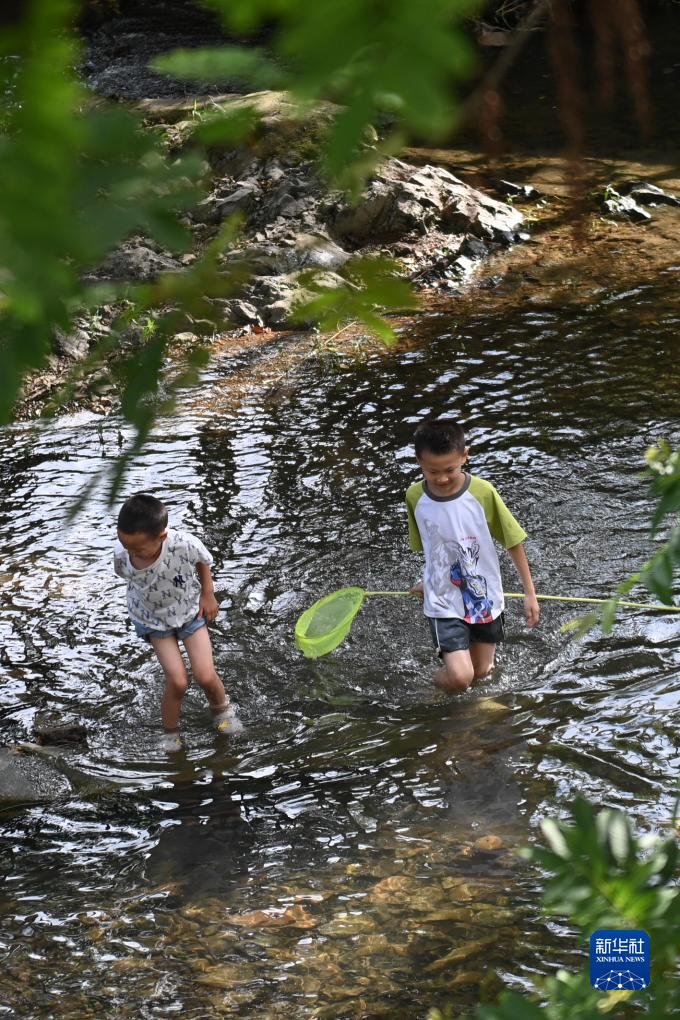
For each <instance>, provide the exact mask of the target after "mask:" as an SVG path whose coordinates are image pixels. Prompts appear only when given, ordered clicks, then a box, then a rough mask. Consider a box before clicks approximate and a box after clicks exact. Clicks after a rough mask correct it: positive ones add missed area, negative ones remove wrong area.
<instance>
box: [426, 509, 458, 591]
mask: <svg viewBox="0 0 680 1020" xmlns="http://www.w3.org/2000/svg"><path fill="white" fill-rule="evenodd" d="M424 523H425V530H426V531H427V537H428V539H429V544H430V555H429V557H428V559H427V562H426V566H425V578H424V580H425V584H426V585H427V588H428V590H429V591H430V592H432V594H433V595H435V596H437V595H438V596H446V595H448V594H449V593H450V591H451V580H450V577H449V571H450V569H451V563H452V562H453V560H454V559H456V557H457V554H458V549H459V548H460V546H459V545H458V543H457V542H451V541H447V540H446V539H445V538H444V536H443V535H442V533H441V531H440V530H439V528H438V527H437V525H436V524H435V523H434V521H427V520H426V521H425V522H424Z"/></svg>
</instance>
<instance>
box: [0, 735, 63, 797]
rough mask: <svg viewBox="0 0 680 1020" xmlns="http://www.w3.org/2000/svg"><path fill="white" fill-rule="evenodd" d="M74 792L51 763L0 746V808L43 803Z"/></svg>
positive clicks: (14, 749)
mask: <svg viewBox="0 0 680 1020" xmlns="http://www.w3.org/2000/svg"><path fill="white" fill-rule="evenodd" d="M70 790H71V784H70V783H69V782H68V780H67V779H66V778H65V777H64V776H63V775H62V774H61V772H60V771H59V769H58V768H57V767H56V766H55V765H53V764H52V763H51V762H49V761H46V760H45V759H43V758H37V757H34V756H32V755H30V756H28V755H24V754H22V753H21V751H19V750H18V749H16V748H8V747H0V805H5V806H9V805H12V804H15V805H20V804H39V803H41V802H43V801H49V800H54V798H55V797H60V796H62V795H63V794H66V793H69V792H70Z"/></svg>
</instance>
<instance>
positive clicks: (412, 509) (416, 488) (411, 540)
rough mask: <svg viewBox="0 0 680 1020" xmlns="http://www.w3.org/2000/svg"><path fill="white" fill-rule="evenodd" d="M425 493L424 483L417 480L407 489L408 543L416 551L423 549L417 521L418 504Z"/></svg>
mask: <svg viewBox="0 0 680 1020" xmlns="http://www.w3.org/2000/svg"><path fill="white" fill-rule="evenodd" d="M422 494H423V483H422V482H416V483H415V484H414V485H411V486H409V488H408V489H407V490H406V509H407V511H408V544H409V547H410V548H411V549H413V550H414V552H422V551H423V540H422V539H421V537H420V532H419V531H418V524H417V522H416V504H417V503H418V500H419V499H420V497H421V496H422Z"/></svg>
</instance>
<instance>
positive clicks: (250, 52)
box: [151, 46, 285, 88]
mask: <svg viewBox="0 0 680 1020" xmlns="http://www.w3.org/2000/svg"><path fill="white" fill-rule="evenodd" d="M151 66H152V67H154V68H155V69H156V70H157V71H161V72H162V73H163V74H170V75H172V76H173V77H175V78H189V79H192V80H195V81H227V80H233V79H240V80H244V81H249V82H252V83H253V84H255V85H258V86H260V87H261V88H280V87H281V86H282V85H283V82H284V79H285V76H284V74H283V72H282V71H281V70H280V69H279V68H278V67H276V66H275V65H274V64H272V63H271V61H270V60H268V59H267V57H266V56H265V55H264V54H263V52H262V50H258V49H245V48H242V47H240V46H219V47H210V48H205V49H200V48H197V49H193V50H174V51H173V52H172V53H165V54H163V55H162V56H160V57H155V58H154V59H153V60H152V61H151Z"/></svg>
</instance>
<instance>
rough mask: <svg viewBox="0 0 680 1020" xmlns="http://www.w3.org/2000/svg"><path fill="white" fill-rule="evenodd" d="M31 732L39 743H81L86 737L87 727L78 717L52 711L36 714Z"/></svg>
mask: <svg viewBox="0 0 680 1020" xmlns="http://www.w3.org/2000/svg"><path fill="white" fill-rule="evenodd" d="M33 734H34V736H35V737H36V738H37V740H38V743H39V744H82V743H85V741H86V739H87V729H86V728H85V726H84V724H83V723H82V722H81V721H80V720H79V719H74V718H73V717H70V716H65V715H62V714H61V713H60V712H52V711H45V712H38V713H37V714H36V716H35V719H34V721H33Z"/></svg>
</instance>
